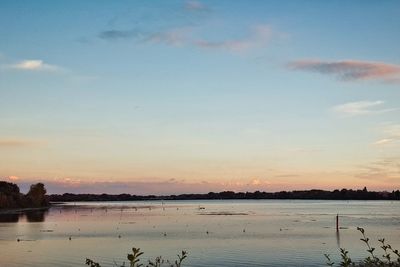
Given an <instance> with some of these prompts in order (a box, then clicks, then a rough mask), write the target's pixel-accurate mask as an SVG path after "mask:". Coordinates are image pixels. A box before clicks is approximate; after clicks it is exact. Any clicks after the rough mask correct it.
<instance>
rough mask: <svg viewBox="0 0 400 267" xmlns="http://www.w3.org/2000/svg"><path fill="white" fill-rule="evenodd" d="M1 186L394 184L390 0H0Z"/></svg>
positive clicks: (164, 188)
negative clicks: (11, 183)
mask: <svg viewBox="0 0 400 267" xmlns="http://www.w3.org/2000/svg"><path fill="white" fill-rule="evenodd" d="M0 25H1V27H0V36H1V38H0V177H1V178H2V179H4V180H9V181H12V182H16V183H18V184H20V185H22V186H23V187H26V185H29V184H30V183H33V182H38V181H41V182H44V183H45V184H46V186H47V188H48V190H49V192H51V193H63V192H77V193H82V192H93V193H100V192H107V193H133V194H176V193H197V192H209V191H222V190H234V191H254V190H262V191H278V190H293V189H312V188H321V189H335V188H363V187H364V186H367V188H368V189H374V190H394V189H399V188H400V46H399V43H400V30H399V29H400V2H399V1H256V0H252V1H248V0H246V1H240V0H237V1H223V0H221V1H205V0H204V1H196V0H188V1H173V0H170V1H161V0H160V1H101V0H99V1H94V0H93V1H77V0H73V1H50V0H49V1H41V0H39V1H11V0H10V1H8V0H4V1H1V3H0Z"/></svg>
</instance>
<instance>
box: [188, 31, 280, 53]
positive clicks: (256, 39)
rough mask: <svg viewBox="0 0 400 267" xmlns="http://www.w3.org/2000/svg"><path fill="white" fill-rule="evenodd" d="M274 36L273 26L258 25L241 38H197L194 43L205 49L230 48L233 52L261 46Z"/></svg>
mask: <svg viewBox="0 0 400 267" xmlns="http://www.w3.org/2000/svg"><path fill="white" fill-rule="evenodd" d="M271 36H272V30H271V27H270V26H268V25H257V26H255V27H253V29H252V33H251V34H250V36H248V37H246V38H241V39H233V40H222V41H207V40H197V41H195V42H194V45H196V46H198V47H201V48H205V49H219V50H228V51H231V52H242V51H246V50H250V49H254V48H260V47H262V46H265V45H266V44H268V42H269V40H270V39H271Z"/></svg>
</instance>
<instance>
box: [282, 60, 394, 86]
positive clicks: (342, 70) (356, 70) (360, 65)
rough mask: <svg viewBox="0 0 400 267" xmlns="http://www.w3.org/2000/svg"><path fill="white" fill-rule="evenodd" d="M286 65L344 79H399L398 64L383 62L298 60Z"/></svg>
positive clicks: (390, 80) (392, 80)
mask: <svg viewBox="0 0 400 267" xmlns="http://www.w3.org/2000/svg"><path fill="white" fill-rule="evenodd" d="M288 67H289V68H291V69H293V70H302V71H310V72H317V73H321V74H327V75H334V76H336V77H337V78H338V79H340V80H344V81H355V80H367V79H378V80H384V81H386V82H397V81H400V66H399V65H395V64H388V63H384V62H373V61H357V60H342V61H320V60H298V61H293V62H291V63H289V64H288Z"/></svg>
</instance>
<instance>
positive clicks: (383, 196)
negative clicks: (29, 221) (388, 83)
mask: <svg viewBox="0 0 400 267" xmlns="http://www.w3.org/2000/svg"><path fill="white" fill-rule="evenodd" d="M49 199H50V201H54V202H71V201H132V200H205V199H320V200H400V191H399V190H396V191H392V192H386V191H383V192H377V191H368V190H367V188H366V187H364V189H359V190H353V189H341V190H338V189H336V190H333V191H327V190H319V189H312V190H295V191H280V192H273V193H271V192H261V191H255V192H233V191H223V192H219V193H215V192H210V193H206V194H180V195H168V196H157V195H146V196H140V195H131V194H105V193H104V194H73V193H65V194H54V195H50V196H49Z"/></svg>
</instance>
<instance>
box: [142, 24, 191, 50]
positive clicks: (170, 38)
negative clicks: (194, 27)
mask: <svg viewBox="0 0 400 267" xmlns="http://www.w3.org/2000/svg"><path fill="white" fill-rule="evenodd" d="M190 33H191V29H190V28H188V27H182V28H175V29H170V30H166V31H161V32H155V33H151V34H148V35H147V36H145V37H144V38H143V39H142V42H143V43H156V44H165V45H170V46H182V45H185V44H187V43H188V40H189V39H188V35H189V34H190Z"/></svg>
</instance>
